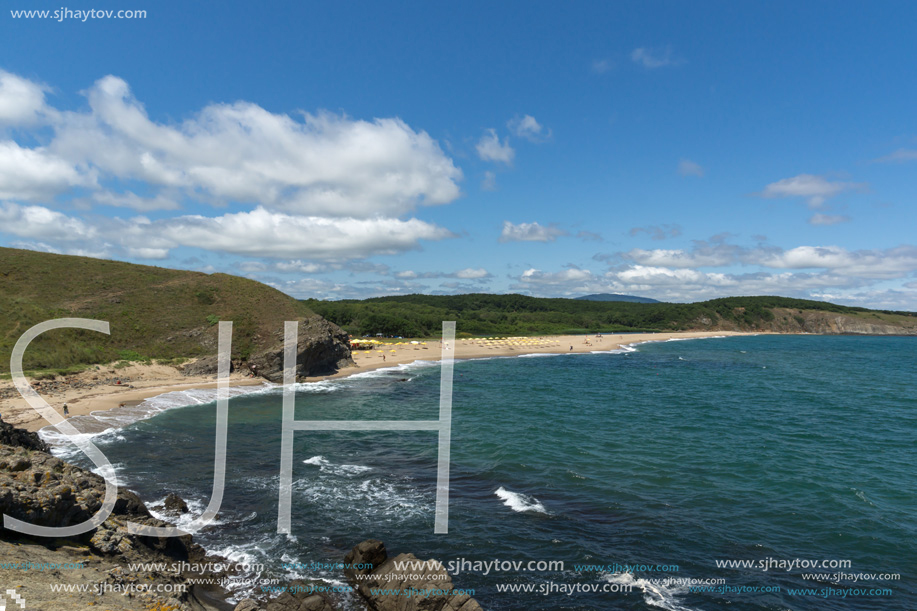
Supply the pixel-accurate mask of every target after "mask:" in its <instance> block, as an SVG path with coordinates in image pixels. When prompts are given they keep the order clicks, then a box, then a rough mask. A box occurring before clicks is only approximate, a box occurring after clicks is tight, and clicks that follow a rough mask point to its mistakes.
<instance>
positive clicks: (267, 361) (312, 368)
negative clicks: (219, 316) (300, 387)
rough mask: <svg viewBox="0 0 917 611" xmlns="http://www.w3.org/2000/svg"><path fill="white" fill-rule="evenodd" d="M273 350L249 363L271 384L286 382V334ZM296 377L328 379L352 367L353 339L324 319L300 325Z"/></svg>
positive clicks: (314, 319)
mask: <svg viewBox="0 0 917 611" xmlns="http://www.w3.org/2000/svg"><path fill="white" fill-rule="evenodd" d="M276 338H277V343H276V344H275V345H274V346H273V347H272V348H270V349H268V350H266V351H264V352H262V353H260V354H256V355H255V356H253V357H252V358H250V359H249V361H248V362H249V367H250V368H251V369H252V371H253V372H255V373H257V375H260V376H261V377H263V378H266V379H268V380H270V381H271V382H277V383H279V382H283V332H282V331H281V332H280V333H278V334H277V336H276ZM297 346H298V350H297V353H296V377H297V378H303V377H306V376H320V375H329V374H332V373H335V372H337V370H338V369H341V368H343V367H352V366H353V365H354V362H353V359H352V358H351V356H350V338H349V336H348V335H347V333H346V332H345V331H344V330H343V329H341V328H340V327H339V326H337V325H335V324H333V323H330V322H328V321H327V320H325V319H324V318H322V317H321V316H317V315H316V316H311V317H309V318H306V319H304V320H301V321H300V322H299V337H298V344H297Z"/></svg>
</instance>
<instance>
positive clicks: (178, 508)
mask: <svg viewBox="0 0 917 611" xmlns="http://www.w3.org/2000/svg"><path fill="white" fill-rule="evenodd" d="M163 506H164V507H165V510H166V511H168V512H169V513H188V504H187V503H185V502H184V501H183V500H182V498H181V497H180V496H178V495H177V494H175V493H174V492H170V493H169V496H167V497H166V500H165V502H164V503H163Z"/></svg>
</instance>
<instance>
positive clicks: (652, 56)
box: [630, 47, 685, 70]
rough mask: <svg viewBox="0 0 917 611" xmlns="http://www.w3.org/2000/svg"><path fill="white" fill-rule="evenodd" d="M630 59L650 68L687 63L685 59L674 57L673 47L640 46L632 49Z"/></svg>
mask: <svg viewBox="0 0 917 611" xmlns="http://www.w3.org/2000/svg"><path fill="white" fill-rule="evenodd" d="M630 59H631V61H633V62H634V63H635V64H639V65H641V66H643V67H644V68H648V69H650V70H652V69H655V68H663V67H665V66H678V65H680V64H683V63H685V60H683V59H678V58H675V57H673V55H672V48H671V47H665V48H663V49H648V48H646V47H639V48H637V49H634V50H633V51H631V54H630Z"/></svg>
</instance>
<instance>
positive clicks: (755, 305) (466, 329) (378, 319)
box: [305, 294, 917, 337]
mask: <svg viewBox="0 0 917 611" xmlns="http://www.w3.org/2000/svg"><path fill="white" fill-rule="evenodd" d="M305 303H306V304H307V305H308V306H309V307H310V308H311V309H313V310H314V311H315V312H317V313H318V314H321V315H322V316H324V317H325V318H327V319H328V320H330V321H332V322H334V323H337V324H338V325H340V326H342V327H344V328H345V329H346V330H348V331H349V332H351V333H354V334H358V335H363V334H367V333H370V334H372V333H384V334H387V335H402V336H406V337H407V336H412V337H432V336H436V335H438V334H439V332H440V331H439V330H440V325H441V321H443V320H455V321H457V323H458V328H457V330H458V332H459V333H460V334H462V333H464V334H465V335H535V334H548V333H585V332H587V331H588V332H597V331H602V332H614V331H643V330H646V331H663V330H688V329H703V330H706V329H736V330H756V329H758V330H779V331H801V330H804V327H805V325H804V324H803V318H805V315H806V314H807V313H812V312H817V313H820V314H823V315H826V314H830V315H835V314H837V315H842V316H849V317H855V318H858V319H863V320H864V321H872V322H879V323H885V324H891V325H901V324H905V325H913V324H915V323H917V318H915V317H914V315H912V314H910V313H895V312H877V311H872V310H866V309H865V308H851V307H847V306H841V305H836V304H832V303H826V302H821V301H809V300H802V299H790V298H784V297H730V298H724V299H713V300H710V301H705V302H700V303H688V304H675V303H654V304H643V303H628V302H608V301H606V302H602V301H585V300H577V299H542V298H535V297H527V296H523V295H487V294H471V295H450V296H439V295H404V296H394V297H380V298H374V299H366V300H362V301H356V300H345V301H334V302H328V301H316V300H307V301H306V302H305ZM796 317H798V322H797V318H796Z"/></svg>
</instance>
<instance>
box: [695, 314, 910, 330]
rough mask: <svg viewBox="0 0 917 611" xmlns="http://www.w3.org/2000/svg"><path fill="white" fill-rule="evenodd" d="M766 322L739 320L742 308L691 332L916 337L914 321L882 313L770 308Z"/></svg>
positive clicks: (701, 323)
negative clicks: (734, 316) (769, 314)
mask: <svg viewBox="0 0 917 611" xmlns="http://www.w3.org/2000/svg"><path fill="white" fill-rule="evenodd" d="M770 311H771V312H772V314H773V316H771V317H768V318H769V320H765V319H758V320H755V321H754V322H753V323H747V322H744V321H742V320H741V314H742V313H743V312H742V308H736V312H735V314H736V318H737V319H738V320H727V319H724V318H716V319H714V318H710V317H707V316H704V317H701V318H698V319H697V320H696V321H694V325H693V326H694V328H696V329H698V330H704V331H713V330H722V331H763V332H772V333H817V334H824V335H917V317H913V316H901V315H895V314H883V313H878V312H876V313H862V314H842V313H838V312H828V311H822V310H798V309H791V308H773V309H771V310H770Z"/></svg>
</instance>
